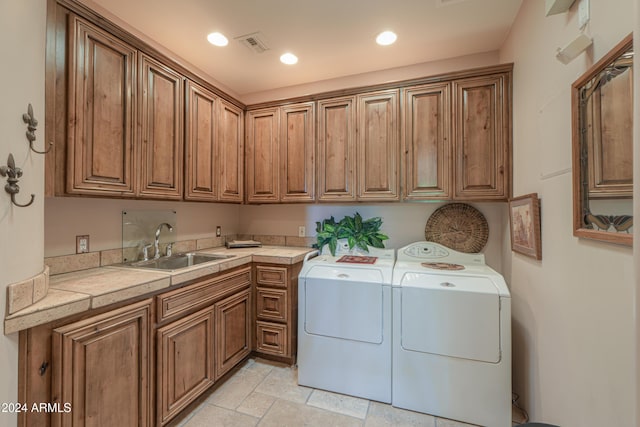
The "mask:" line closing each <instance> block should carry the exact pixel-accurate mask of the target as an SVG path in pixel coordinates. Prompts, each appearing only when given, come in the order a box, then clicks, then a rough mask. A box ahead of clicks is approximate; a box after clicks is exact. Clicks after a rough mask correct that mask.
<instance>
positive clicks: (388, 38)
mask: <svg viewBox="0 0 640 427" xmlns="http://www.w3.org/2000/svg"><path fill="white" fill-rule="evenodd" d="M397 38H398V36H397V35H396V33H394V32H393V31H383V32H381V33H380V34H378V37H376V43H378V44H379V45H381V46H388V45H390V44H393V43H394V42H395V41H396V39H397Z"/></svg>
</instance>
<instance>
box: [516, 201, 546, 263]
mask: <svg viewBox="0 0 640 427" xmlns="http://www.w3.org/2000/svg"><path fill="white" fill-rule="evenodd" d="M509 225H510V228H511V250H512V251H514V252H519V253H521V254H523V255H527V256H530V257H532V258H535V259H542V242H541V241H540V199H538V193H532V194H527V195H525V196H520V197H516V198H514V199H511V200H510V201H509Z"/></svg>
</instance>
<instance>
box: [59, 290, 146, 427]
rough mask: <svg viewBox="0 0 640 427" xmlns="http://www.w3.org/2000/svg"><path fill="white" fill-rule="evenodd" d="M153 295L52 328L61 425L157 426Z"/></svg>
mask: <svg viewBox="0 0 640 427" xmlns="http://www.w3.org/2000/svg"><path fill="white" fill-rule="evenodd" d="M152 302H153V301H152V300H151V299H148V300H145V301H142V302H139V303H136V304H132V305H130V306H126V307H123V308H120V309H117V310H114V311H110V312H107V313H104V314H101V315H98V316H95V317H90V318H88V319H85V320H81V321H78V322H74V323H71V324H69V325H66V326H63V327H60V328H57V329H54V330H53V334H52V363H51V365H52V369H53V374H52V376H53V378H52V382H53V384H52V399H51V402H59V403H61V404H62V405H66V404H68V405H69V408H70V411H69V412H65V411H64V406H62V410H61V411H60V412H55V413H53V414H52V420H51V421H52V424H54V425H60V426H87V427H89V426H96V427H99V426H151V425H153V417H152V415H151V409H152V407H153V406H152V402H153V401H152V398H153V397H152V393H151V387H150V380H151V378H152V366H153V364H152V361H151V358H150V349H151V348H152V346H151V342H152V341H151V329H150V325H151V311H152Z"/></svg>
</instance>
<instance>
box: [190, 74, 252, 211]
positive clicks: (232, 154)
mask: <svg viewBox="0 0 640 427" xmlns="http://www.w3.org/2000/svg"><path fill="white" fill-rule="evenodd" d="M186 86H187V88H186V117H187V118H186V126H185V128H186V129H185V159H186V161H185V165H186V166H185V167H186V170H185V194H184V198H185V200H199V201H209V202H215V201H222V202H236V203H239V202H242V195H243V191H242V188H243V180H242V174H243V165H242V164H243V160H244V153H243V135H244V133H243V129H244V123H243V113H242V110H240V109H239V108H238V107H236V106H234V105H231V104H229V103H228V102H226V101H224V100H222V99H220V98H219V97H217V96H216V95H215V94H214V93H213V92H211V91H210V90H208V89H206V88H204V87H202V86H200V85H198V84H197V83H194V82H192V81H187V85H186Z"/></svg>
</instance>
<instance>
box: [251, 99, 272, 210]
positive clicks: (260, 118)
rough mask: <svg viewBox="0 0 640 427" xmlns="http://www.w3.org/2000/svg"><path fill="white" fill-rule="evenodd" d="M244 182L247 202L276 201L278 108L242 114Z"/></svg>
mask: <svg viewBox="0 0 640 427" xmlns="http://www.w3.org/2000/svg"><path fill="white" fill-rule="evenodd" d="M246 132H247V142H246V145H245V155H246V171H247V176H246V185H247V201H248V202H249V203H276V202H278V201H279V199H280V188H279V185H280V184H279V175H278V166H277V165H278V159H279V145H280V109H279V108H277V107H275V108H266V109H262V110H255V111H249V112H248V113H247V115H246Z"/></svg>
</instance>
